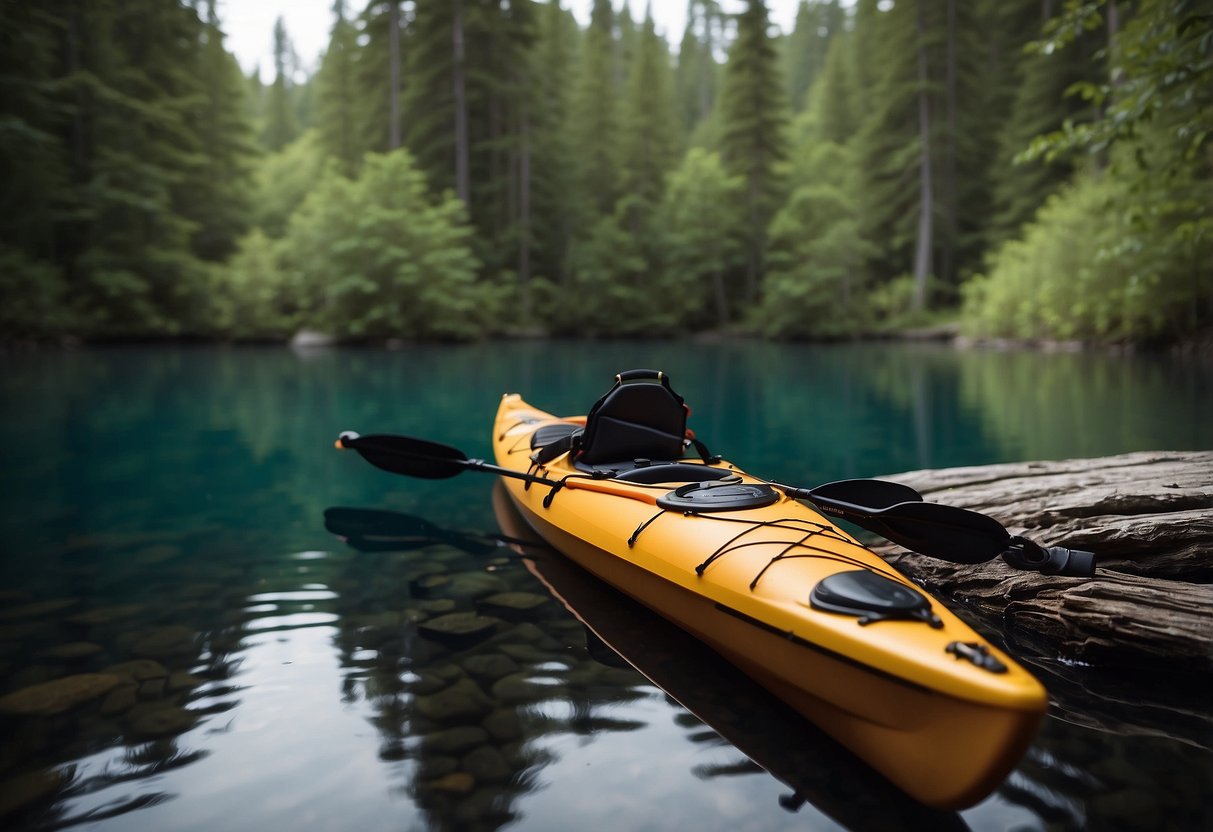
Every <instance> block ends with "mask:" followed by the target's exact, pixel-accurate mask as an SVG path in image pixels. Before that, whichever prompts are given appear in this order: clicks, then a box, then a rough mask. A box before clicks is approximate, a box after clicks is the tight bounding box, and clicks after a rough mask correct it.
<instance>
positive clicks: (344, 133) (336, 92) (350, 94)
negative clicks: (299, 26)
mask: <svg viewBox="0 0 1213 832" xmlns="http://www.w3.org/2000/svg"><path fill="white" fill-rule="evenodd" d="M346 15H347V13H346V4H345V0H334V3H333V28H332V33H331V34H330V36H329V45H328V49H327V50H326V51H325V53H324V58H323V59H322V61H321V64H320V70H319V71H318V72H317V73H316V130H317V132H318V134H319V139H320V144H321V146H322V147H323V148H324V150H325V152H326V153H327V154H328V155H329V156H332V157H333V158H334V159H336V160H337V164H338V167H339V169H340V170H341V171H342V172H343V173H344V174H345V175H347V176H352V175H354V173H355V172H356V171H357V167H358V164H359V162H360V161H361V159H362V154H363V152H365V151H366V150H368V149H369V148H367V147H365V146H364V145H363V144H362V143H361V142H360V141H359V138H360V137H359V136H358V135H357V120H356V117H355V107H356V101H357V91H356V87H355V78H356V75H357V71H358V57H359V51H358V43H357V37H358V33H357V30H356V29H355V28H354V25H353V23H351V22H350V20H349V19H348V18H347V16H346Z"/></svg>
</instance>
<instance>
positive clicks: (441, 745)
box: [425, 725, 489, 754]
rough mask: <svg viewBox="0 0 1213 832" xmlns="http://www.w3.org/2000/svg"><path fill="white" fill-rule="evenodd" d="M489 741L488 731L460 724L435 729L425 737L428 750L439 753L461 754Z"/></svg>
mask: <svg viewBox="0 0 1213 832" xmlns="http://www.w3.org/2000/svg"><path fill="white" fill-rule="evenodd" d="M488 741H489V735H488V732H487V731H485V730H484V729H483V728H479V727H477V726H475V725H460V726H458V727H455V728H444V729H443V730H441V731H435V732H434V733H432V734H429V735H427V736H426V738H425V748H426V750H427V751H429V750H431V749H432V750H433V751H437V752H438V753H439V754H459V753H461V752H464V751H467V750H469V749H472V748H475V747H476V746H478V745H482V744H484V743H486V742H488Z"/></svg>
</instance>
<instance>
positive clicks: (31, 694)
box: [0, 536, 240, 829]
mask: <svg viewBox="0 0 1213 832" xmlns="http://www.w3.org/2000/svg"><path fill="white" fill-rule="evenodd" d="M115 549H116V550H117V551H120V552H122V553H123V554H124V556H125V557H124V558H123V559H124V561H125V562H126V563H127V565H128V568H129V569H131V570H132V571H138V572H140V573H141V574H142V575H143V576H144V580H143V581H142V582H140V583H139V584H137V585H136V584H134V583H128V584H125V585H124V586H123V587H121V590H122V591H119V587H117V586H114V587H113V588H112V591H111V592H110V593H105V592H96V591H92V592H88V593H87V594H85V590H86V589H88V584H89V583H91V582H92V581H93V568H92V564H93V562H94V560H95V559H96V560H103V559H108V558H110V557H112V556H113V550H115ZM59 563H60V566H61V569H62V572H61V574H60V577H61V579H62V580H63V581H64V583H65V584H68V585H70V584H75V585H76V586H77V587H78V588H79V589H80V590H81V594H80V595H72V596H62V597H54V598H38V597H37V596H34V595H32V594H30V593H28V592H27V591H23V590H16V591H10V592H8V593H6V597H5V599H4V601H5V604H4V608H3V611H2V612H0V645H3V648H2V650H0V656H2V659H3V660H2V663H0V665H2V667H3V670H4V677H5V686H4V691H5V693H4V695H3V696H2V697H0V720H2V721H3V727H4V731H5V734H6V741H5V744H4V750H3V752H2V755H3V756H2V757H0V768H2V769H3V771H4V772H5V777H4V783H3V785H2V786H0V810H2V811H0V814H2V815H3V816H4V818H5V821H6V822H7V823H14V824H18V825H20V824H22V823H28V824H29V825H30V826H31V827H35V828H39V829H59V828H64V827H68V826H75V825H79V824H84V823H91V822H96V821H99V820H103V819H106V818H111V817H117V816H119V815H124V814H125V813H127V812H131V811H133V810H136V809H143V808H147V807H151V806H155V805H158V804H160V803H163V802H165V801H168V800H170V799H171V798H172V795H171V794H170V793H167V792H164V791H160V790H158V789H157V788H156V786H155V785H154V784H155V781H156V778H157V777H158V776H159V775H162V774H164V773H166V772H169V771H172V770H175V769H179V768H183V767H187V766H190V765H193V764H195V763H197V762H199V761H200V760H203V759H204V758H206V757H207V755H208V753H209V752H208V751H207V750H204V749H202V748H200V747H199V746H198V744H197V742H196V740H195V735H194V733H193V732H194V730H195V729H196V728H197V727H199V726H201V725H204V724H206V723H207V722H208V721H209V720H210V719H212V718H214V717H216V716H218V715H220V714H223V713H224V712H226V711H229V710H230V709H232V708H234V707H235V706H236V705H237V704H238V702H239V699H238V694H239V692H240V687H239V686H238V685H236V684H234V683H233V681H232V680H233V676H234V675H235V671H236V668H237V666H238V660H237V659H236V658H235V656H234V655H233V652H232V650H231V647H232V645H228V644H225V642H224V639H223V637H222V633H223V631H224V628H223V627H222V626H220V622H221V621H222V619H223V618H224V609H225V603H224V599H223V598H222V597H221V595H220V597H215V592H214V589H215V587H213V586H208V585H205V584H198V583H196V582H191V581H188V580H183V578H184V577H185V576H186V575H188V574H189V573H190V572H191V569H190V566H189V564H188V560H187V559H186V558H185V557H184V556H183V550H181V549H180V548H178V547H177V546H174V545H170V544H167V543H163V542H159V543H155V544H149V543H148V540H147V539H146V538H140V537H137V538H134V539H132V540H130V541H123V540H122V539H121V538H120V537H117V536H108V537H106V538H104V539H96V540H87V539H77V540H75V541H74V542H73V543H72V545H71V546H70V548H69V549H68V550H67V551H65V552H64V553H62V556H61V558H60V561H59Z"/></svg>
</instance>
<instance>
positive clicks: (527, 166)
mask: <svg viewBox="0 0 1213 832" xmlns="http://www.w3.org/2000/svg"><path fill="white" fill-rule="evenodd" d="M519 128H520V129H519V135H518V288H519V290H520V293H521V295H522V314H523V317H524V318H527V319H529V318H530V316H531V121H530V113H529V112H528V111H527V106H526V102H525V101H524V102H523V103H522V123H521V124H520V125H519Z"/></svg>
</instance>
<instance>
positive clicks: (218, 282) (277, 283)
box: [208, 228, 299, 341]
mask: <svg viewBox="0 0 1213 832" xmlns="http://www.w3.org/2000/svg"><path fill="white" fill-rule="evenodd" d="M281 247H282V243H281V242H279V241H276V240H273V239H271V238H270V237H268V236H266V234H265V233H264V232H263V231H262V230H261V229H259V228H257V229H254V230H253V231H251V232H249V234H248V235H246V236H245V237H244V238H243V239H241V240H240V244H239V246H238V248H237V249H236V253H235V254H234V255H233V256H232V258H231V260H229V261H228V262H227V263H224V264H222V265H217V266H212V267H211V268H210V280H209V285H208V289H209V294H210V305H211V325H212V326H213V328H214V332H215V333H216V334H218V335H220V336H221V337H224V338H230V339H233V340H244V341H247V340H260V339H278V340H284V339H286V338H289V337H290V335H291V334H292V333H293V332H294V330H295V329H296V326H297V323H298V318H299V303H298V300H297V298H296V297H295V295H294V293H293V292H291V291H289V288H290V287H288V285H287V282H286V278H285V274H284V272H283V270H282V268H281V266H280V265H279V261H280V258H281Z"/></svg>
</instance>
